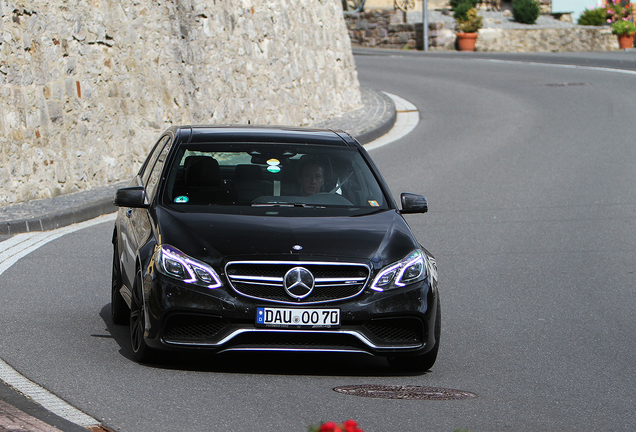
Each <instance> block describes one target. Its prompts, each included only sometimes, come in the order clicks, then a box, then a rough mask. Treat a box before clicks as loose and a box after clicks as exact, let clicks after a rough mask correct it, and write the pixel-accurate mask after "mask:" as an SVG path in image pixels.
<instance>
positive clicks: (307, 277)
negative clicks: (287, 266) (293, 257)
mask: <svg viewBox="0 0 636 432" xmlns="http://www.w3.org/2000/svg"><path fill="white" fill-rule="evenodd" d="M313 289H314V275H312V274H311V272H310V271H309V270H307V269H306V268H304V267H294V268H293V269H291V270H289V271H288V272H287V273H286V274H285V291H287V294H289V295H290V296H291V297H293V298H295V299H298V300H300V299H303V298H305V297H307V296H308V295H309V294H311V292H312V291H313Z"/></svg>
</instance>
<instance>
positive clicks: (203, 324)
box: [164, 314, 230, 342]
mask: <svg viewBox="0 0 636 432" xmlns="http://www.w3.org/2000/svg"><path fill="white" fill-rule="evenodd" d="M229 324H230V323H229V321H227V320H225V319H223V318H219V317H209V316H203V315H181V314H180V315H171V316H170V317H168V319H167V320H166V324H165V330H164V339H165V340H167V341H172V342H177V341H178V342H193V341H198V342H201V341H209V340H212V339H215V338H216V337H218V335H219V334H220V333H221V332H222V331H223V329H225V327H227V326H228V325H229Z"/></svg>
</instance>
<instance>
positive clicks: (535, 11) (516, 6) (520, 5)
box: [512, 0, 539, 24]
mask: <svg viewBox="0 0 636 432" xmlns="http://www.w3.org/2000/svg"><path fill="white" fill-rule="evenodd" d="M512 16H513V18H514V19H515V21H517V22H520V23H522V24H534V23H535V22H536V21H537V18H539V3H538V2H537V1H535V0H512Z"/></svg>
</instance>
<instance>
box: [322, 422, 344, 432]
mask: <svg viewBox="0 0 636 432" xmlns="http://www.w3.org/2000/svg"><path fill="white" fill-rule="evenodd" d="M336 428H338V430H340V428H339V427H338V425H337V424H336V422H327V423H323V424H322V425H320V432H337V431H336Z"/></svg>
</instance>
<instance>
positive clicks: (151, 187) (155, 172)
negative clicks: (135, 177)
mask: <svg viewBox="0 0 636 432" xmlns="http://www.w3.org/2000/svg"><path fill="white" fill-rule="evenodd" d="M162 141H164V140H162ZM167 142H168V137H165V142H162V143H161V144H160V145H159V146H157V148H161V147H163V149H162V150H161V153H159V156H158V157H157V160H156V163H155V165H154V167H152V170H147V171H149V173H150V174H149V176H148V179H147V181H146V179H144V185H145V186H146V194H147V195H148V200H149V201H150V200H152V198H153V197H154V196H155V191H156V189H157V185H158V184H159V179H160V178H161V172H162V171H163V166H164V163H165V162H166V158H167V157H168V152H170V148H171V146H170V145H166V143H167ZM144 174H145V173H144ZM142 178H143V177H142Z"/></svg>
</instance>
